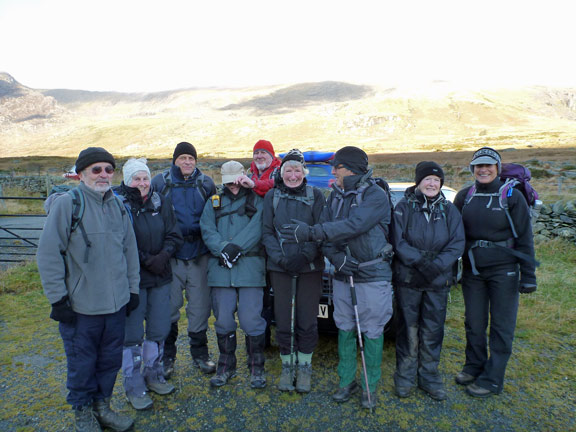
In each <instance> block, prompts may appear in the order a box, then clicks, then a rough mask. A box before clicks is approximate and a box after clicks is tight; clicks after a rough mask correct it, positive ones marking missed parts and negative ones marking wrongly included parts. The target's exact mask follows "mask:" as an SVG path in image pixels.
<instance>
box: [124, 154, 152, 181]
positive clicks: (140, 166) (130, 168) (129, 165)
mask: <svg viewBox="0 0 576 432" xmlns="http://www.w3.org/2000/svg"><path fill="white" fill-rule="evenodd" d="M139 171H144V172H145V173H147V174H148V176H150V169H149V168H148V165H146V158H139V159H134V158H132V159H128V160H127V161H126V163H125V164H124V166H123V167H122V174H123V175H124V184H125V185H126V186H130V183H132V176H133V175H134V174H136V173H137V172H139Z"/></svg>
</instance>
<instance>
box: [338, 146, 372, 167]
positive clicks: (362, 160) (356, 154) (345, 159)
mask: <svg viewBox="0 0 576 432" xmlns="http://www.w3.org/2000/svg"><path fill="white" fill-rule="evenodd" d="M332 165H333V166H334V167H337V166H338V165H343V166H344V168H348V169H349V170H350V171H352V172H353V173H354V174H365V173H366V172H368V155H367V154H366V153H365V152H364V150H362V149H360V148H358V147H354V146H346V147H342V148H341V149H340V150H338V151H337V152H336V154H335V155H334V160H333V161H332Z"/></svg>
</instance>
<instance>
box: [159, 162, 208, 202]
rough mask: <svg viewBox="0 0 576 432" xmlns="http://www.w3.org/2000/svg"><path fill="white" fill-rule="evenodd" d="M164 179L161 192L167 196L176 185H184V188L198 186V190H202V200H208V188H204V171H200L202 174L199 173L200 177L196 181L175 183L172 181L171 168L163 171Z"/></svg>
mask: <svg viewBox="0 0 576 432" xmlns="http://www.w3.org/2000/svg"><path fill="white" fill-rule="evenodd" d="M162 180H163V181H164V185H163V186H162V190H160V193H161V194H162V195H164V196H167V195H168V193H169V192H170V190H171V189H172V188H175V187H183V188H191V187H195V188H198V192H200V196H201V197H202V200H203V201H206V198H207V196H206V195H207V193H206V189H204V173H200V175H198V177H197V178H196V183H174V182H173V181H172V173H171V172H170V170H168V171H164V172H163V173H162Z"/></svg>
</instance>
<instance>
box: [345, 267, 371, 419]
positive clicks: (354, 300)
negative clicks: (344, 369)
mask: <svg viewBox="0 0 576 432" xmlns="http://www.w3.org/2000/svg"><path fill="white" fill-rule="evenodd" d="M350 295H351V296H352V306H353V307H354V317H355V318H356V330H357V331H358V344H359V345H360V357H362V369H363V370H364V382H365V383H366V392H367V393H368V406H369V407H370V414H372V398H371V397H370V386H369V385H368V371H366V359H365V358H364V344H363V343H362V331H361V330H360V317H359V316H358V299H357V298H356V288H355V287H354V277H353V276H350Z"/></svg>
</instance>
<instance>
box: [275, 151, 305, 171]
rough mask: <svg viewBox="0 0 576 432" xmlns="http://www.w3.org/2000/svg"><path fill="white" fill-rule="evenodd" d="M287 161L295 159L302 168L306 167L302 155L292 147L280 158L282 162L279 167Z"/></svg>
mask: <svg viewBox="0 0 576 432" xmlns="http://www.w3.org/2000/svg"><path fill="white" fill-rule="evenodd" d="M288 161H296V162H300V163H301V164H302V166H303V167H304V168H306V162H305V160H304V155H303V154H302V152H301V151H300V150H298V149H292V150H290V151H289V152H288V153H286V155H285V156H284V157H283V158H282V163H281V164H280V168H282V165H284V164H285V163H286V162H288Z"/></svg>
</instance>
